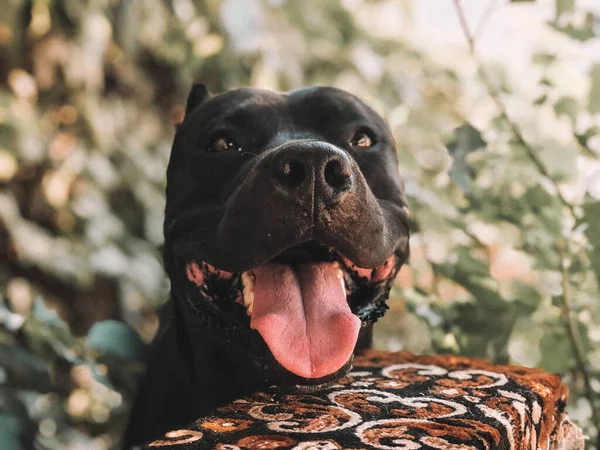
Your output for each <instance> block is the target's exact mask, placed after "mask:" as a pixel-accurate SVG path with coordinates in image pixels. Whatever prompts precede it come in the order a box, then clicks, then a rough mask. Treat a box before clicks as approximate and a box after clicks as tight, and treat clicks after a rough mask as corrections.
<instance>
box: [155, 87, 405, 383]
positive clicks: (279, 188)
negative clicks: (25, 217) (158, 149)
mask: <svg viewBox="0 0 600 450" xmlns="http://www.w3.org/2000/svg"><path fill="white" fill-rule="evenodd" d="M407 212H408V210H407V208H406V200H405V197H404V187H403V183H402V181H401V178H400V175H399V173H398V168H397V159H396V154H395V148H394V140H393V137H392V135H391V133H390V130H389V128H388V126H387V125H386V123H385V121H384V120H383V119H382V118H381V117H380V116H379V115H378V114H377V113H375V112H374V111H373V110H372V109H370V108H369V107H368V106H366V105H365V104H364V103H363V102H361V101H360V100H359V99H357V98H356V97H354V96H352V95H350V94H348V93H346V92H344V91H341V90H338V89H334V88H325V87H313V88H306V89H301V90H298V91H293V92H289V93H278V92H273V91H266V90H259V89H238V90H233V91H228V92H225V93H222V94H219V95H216V96H212V95H210V94H209V93H208V92H207V91H206V88H205V87H204V86H203V85H196V86H194V88H193V89H192V92H191V93H190V96H189V98H188V102H187V105H186V117H185V120H184V121H183V123H182V124H181V125H180V126H179V128H178V130H177V133H176V135H175V140H174V144H173V150H172V154H171V160H170V163H169V168H168V171H167V207H166V218H165V265H166V268H167V271H168V274H169V276H170V279H171V285H172V292H173V297H174V301H176V302H177V303H178V306H177V307H178V308H180V310H181V314H180V316H181V317H182V318H183V319H182V320H183V321H184V322H185V324H183V325H182V326H184V327H187V328H188V329H191V328H193V327H194V326H204V327H211V328H212V329H214V333H215V336H218V339H219V340H221V341H222V342H223V343H226V345H228V346H230V347H231V348H232V349H234V350H235V348H238V349H239V348H243V353H244V354H246V355H250V356H251V358H250V359H251V360H252V361H253V362H254V365H255V367H256V369H257V370H258V371H259V372H261V373H262V374H263V376H264V377H265V379H268V380H269V381H270V382H274V383H294V384H318V383H321V382H323V381H325V380H328V379H330V378H333V377H336V376H337V375H340V374H341V373H342V372H344V370H346V369H347V368H348V367H349V366H350V361H351V357H352V353H353V350H354V347H355V345H356V342H357V339H358V335H359V332H360V328H361V326H363V325H365V324H371V323H373V322H375V321H376V320H377V319H378V318H379V317H380V316H381V315H383V313H384V312H385V309H386V308H387V307H386V305H385V300H386V299H387V296H388V293H389V289H390V286H391V282H392V280H393V278H394V277H395V275H396V273H397V272H398V270H399V268H400V266H401V265H402V264H403V263H404V262H405V260H406V258H407V256H408V248H409V247H408V236H409V231H408V217H407Z"/></svg>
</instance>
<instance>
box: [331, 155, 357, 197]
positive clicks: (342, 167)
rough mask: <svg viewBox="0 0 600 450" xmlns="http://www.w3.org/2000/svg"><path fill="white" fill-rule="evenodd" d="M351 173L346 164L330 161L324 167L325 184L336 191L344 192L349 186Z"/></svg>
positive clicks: (335, 160)
mask: <svg viewBox="0 0 600 450" xmlns="http://www.w3.org/2000/svg"><path fill="white" fill-rule="evenodd" d="M351 177H352V173H351V170H350V166H349V165H348V164H342V163H341V162H340V161H339V160H337V159H332V160H331V161H329V162H328V163H327V165H326V166H325V182H326V183H327V184H328V185H329V186H331V187H332V188H333V189H336V190H346V189H347V188H348V187H349V185H350V180H351Z"/></svg>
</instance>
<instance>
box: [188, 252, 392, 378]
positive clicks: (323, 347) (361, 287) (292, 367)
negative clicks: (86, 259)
mask: <svg viewBox="0 0 600 450" xmlns="http://www.w3.org/2000/svg"><path fill="white" fill-rule="evenodd" d="M399 265H400V264H399V262H398V258H397V257H396V255H395V254H392V255H390V256H389V257H388V258H387V260H386V261H385V262H384V263H383V264H381V265H380V266H377V267H375V268H359V267H357V266H356V265H355V264H353V263H352V262H351V261H349V260H348V259H347V258H345V257H343V256H342V255H340V254H338V253H337V252H336V251H335V249H332V248H328V247H325V246H323V245H322V244H319V243H316V242H310V243H305V244H301V245H300V246H296V247H294V248H291V249H288V250H286V251H285V252H283V253H281V254H280V255H278V256H277V257H276V258H274V259H272V260H271V261H269V262H267V263H265V264H263V265H260V266H258V267H255V268H253V269H251V270H247V271H245V272H239V273H235V272H227V271H223V270H220V269H218V268H216V267H213V266H212V265H210V264H208V263H206V262H203V261H199V260H190V261H187V262H186V263H185V275H186V278H187V280H188V281H189V283H190V284H191V285H192V288H193V289H194V290H196V291H197V292H196V293H197V294H199V295H200V297H202V299H203V300H204V301H209V302H212V303H213V306H216V307H218V308H219V309H223V308H225V309H228V310H229V311H231V310H232V309H236V310H237V312H238V316H239V315H242V314H243V318H242V317H240V318H239V320H240V321H241V322H245V326H246V327H248V328H250V329H253V330H255V331H257V332H258V333H259V334H260V336H261V337H262V340H263V341H264V342H265V344H266V345H267V347H268V349H269V351H270V353H271V354H272V356H273V357H274V358H275V360H276V361H277V362H278V363H279V365H281V366H282V367H283V369H285V371H286V372H288V373H289V377H285V376H284V378H289V380H287V381H286V382H285V384H286V385H292V386H293V385H297V386H318V385H324V384H327V383H329V382H331V380H334V379H336V378H339V376H341V375H343V374H344V373H345V372H346V371H347V370H348V369H349V368H350V367H351V360H352V355H353V352H354V349H355V347H356V343H357V341H358V336H359V333H360V329H361V327H362V326H363V325H364V324H365V323H372V322H374V321H375V320H376V319H377V318H378V317H379V316H381V315H383V312H384V311H385V308H386V306H385V303H384V300H385V298H386V297H387V293H388V291H389V287H390V284H391V281H392V279H393V278H394V276H395V275H396V273H397V270H398V268H399ZM365 299H368V300H369V301H367V302H365V301H364V300H365ZM379 299H383V300H379ZM378 300H379V301H378ZM374 301H375V303H374Z"/></svg>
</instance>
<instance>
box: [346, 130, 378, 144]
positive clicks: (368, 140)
mask: <svg viewBox="0 0 600 450" xmlns="http://www.w3.org/2000/svg"><path fill="white" fill-rule="evenodd" d="M350 145H351V146H352V147H362V148H368V147H371V146H372V145H373V138H372V137H371V136H370V134H369V133H368V132H367V131H363V130H361V131H357V132H356V134H355V135H354V137H353V138H352V140H351V141H350Z"/></svg>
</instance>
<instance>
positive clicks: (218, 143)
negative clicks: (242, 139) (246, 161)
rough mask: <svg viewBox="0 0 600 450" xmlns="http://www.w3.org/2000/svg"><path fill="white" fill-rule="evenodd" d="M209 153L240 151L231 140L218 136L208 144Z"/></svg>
mask: <svg viewBox="0 0 600 450" xmlns="http://www.w3.org/2000/svg"><path fill="white" fill-rule="evenodd" d="M207 150H208V151H209V152H215V153H216V152H224V151H226V150H238V151H241V150H242V149H241V148H240V147H239V146H238V145H237V144H236V143H235V142H234V141H233V139H230V138H228V137H227V136H220V137H218V138H216V139H213V141H212V142H211V143H210V145H209V146H208V149H207Z"/></svg>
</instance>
